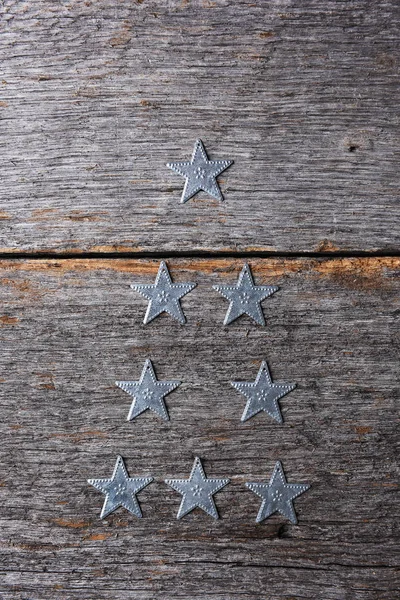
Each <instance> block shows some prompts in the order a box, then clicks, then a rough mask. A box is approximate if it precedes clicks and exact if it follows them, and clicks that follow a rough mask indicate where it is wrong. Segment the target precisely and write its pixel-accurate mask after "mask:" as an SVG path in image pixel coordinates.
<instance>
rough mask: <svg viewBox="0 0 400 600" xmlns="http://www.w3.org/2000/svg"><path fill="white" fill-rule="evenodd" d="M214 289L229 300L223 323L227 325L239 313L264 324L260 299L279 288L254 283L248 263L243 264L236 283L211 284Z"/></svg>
mask: <svg viewBox="0 0 400 600" xmlns="http://www.w3.org/2000/svg"><path fill="white" fill-rule="evenodd" d="M213 288H214V290H217V292H219V293H220V294H222V295H223V296H224V298H226V299H227V300H229V301H230V304H229V308H228V310H227V313H226V315H225V319H224V325H229V323H232V321H234V320H235V319H237V318H238V317H240V315H244V314H246V315H249V317H252V318H253V319H254V320H255V321H256V323H259V325H265V319H264V315H263V312H262V310H261V301H262V300H264V299H265V298H268V296H271V295H272V294H273V293H274V292H276V291H277V290H279V288H278V287H277V286H276V285H254V280H253V276H252V274H251V270H250V267H249V265H248V264H245V265H244V267H243V269H242V271H241V273H240V275H239V279H238V282H237V284H236V285H213Z"/></svg>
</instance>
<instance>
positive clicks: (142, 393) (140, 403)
mask: <svg viewBox="0 0 400 600" xmlns="http://www.w3.org/2000/svg"><path fill="white" fill-rule="evenodd" d="M181 383H182V382H181V381H158V379H157V377H156V374H155V373H154V368H153V365H152V363H151V360H149V359H147V360H146V362H145V363H144V367H143V370H142V374H141V376H140V379H139V381H116V382H115V385H117V386H118V387H120V388H121V389H122V390H124V392H127V393H128V394H129V395H130V396H133V398H134V400H133V402H132V406H131V408H130V411H129V414H128V418H127V420H128V421H132V419H134V418H135V417H137V416H138V415H140V414H141V413H142V412H144V411H145V410H147V409H150V410H152V411H153V412H155V413H156V414H158V415H159V416H160V417H161V418H162V419H164V420H165V421H169V416H168V412H167V409H166V407H165V403H164V397H165V396H166V395H167V394H169V393H170V392H172V391H173V390H174V389H176V388H177V387H178V386H179V385H180V384H181Z"/></svg>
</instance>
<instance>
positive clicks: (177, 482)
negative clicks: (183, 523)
mask: <svg viewBox="0 0 400 600" xmlns="http://www.w3.org/2000/svg"><path fill="white" fill-rule="evenodd" d="M229 481H230V480H229V479H208V478H207V477H206V475H205V473H204V470H203V466H202V464H201V460H200V458H198V457H196V458H195V460H194V463H193V468H192V472H191V473H190V477H189V479H166V480H165V483H167V484H168V485H170V486H171V487H172V488H173V489H174V490H176V491H177V492H179V493H180V494H182V496H183V498H182V502H181V505H180V507H179V511H178V515H177V517H176V518H177V519H181V518H182V517H184V516H185V515H187V514H188V513H189V512H190V511H192V510H193V509H194V508H196V507H198V508H202V509H203V510H204V511H205V512H206V513H208V514H209V515H211V516H212V517H214V519H218V512H217V509H216V508H215V504H214V500H213V495H214V494H216V493H217V492H218V491H219V490H220V489H222V488H223V487H224V486H225V485H227V484H228V483H229Z"/></svg>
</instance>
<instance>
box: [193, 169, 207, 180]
mask: <svg viewBox="0 0 400 600" xmlns="http://www.w3.org/2000/svg"><path fill="white" fill-rule="evenodd" d="M194 174H195V177H196V179H204V178H205V176H206V172H205V170H204V169H203V167H197V169H196V170H195V172H194Z"/></svg>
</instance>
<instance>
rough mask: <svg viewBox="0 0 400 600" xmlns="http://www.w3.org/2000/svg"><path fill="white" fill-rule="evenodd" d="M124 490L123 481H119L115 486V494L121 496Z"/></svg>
mask: <svg viewBox="0 0 400 600" xmlns="http://www.w3.org/2000/svg"><path fill="white" fill-rule="evenodd" d="M125 492H126V484H125V483H119V484H118V485H117V486H116V487H115V492H114V493H115V495H116V496H122V495H123V494H125Z"/></svg>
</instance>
